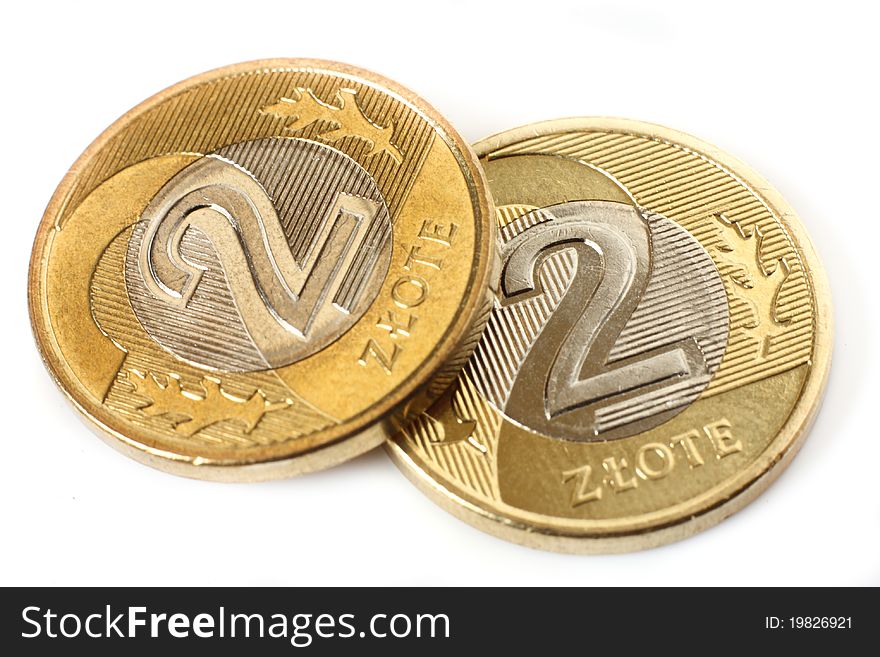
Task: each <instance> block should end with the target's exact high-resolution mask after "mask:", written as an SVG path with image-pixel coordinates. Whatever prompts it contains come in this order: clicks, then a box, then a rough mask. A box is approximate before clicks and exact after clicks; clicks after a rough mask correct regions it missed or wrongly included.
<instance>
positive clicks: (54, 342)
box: [28, 60, 494, 480]
mask: <svg viewBox="0 0 880 657" xmlns="http://www.w3.org/2000/svg"><path fill="white" fill-rule="evenodd" d="M490 212H491V210H490V206H489V203H488V201H487V194H486V191H485V182H484V180H483V177H482V173H481V171H480V167H479V165H478V164H477V161H476V158H475V156H474V155H473V153H472V151H471V150H470V148H469V147H468V146H467V144H466V143H464V142H463V141H462V139H461V138H460V137H459V136H458V135H457V134H456V133H455V131H454V130H453V129H452V128H451V127H450V126H449V124H448V123H447V122H446V121H445V120H444V119H443V118H442V117H440V116H439V115H438V114H437V113H436V111H435V110H433V109H432V108H431V107H430V106H429V105H428V104H427V103H425V102H424V101H423V100H422V99H420V98H419V97H417V96H416V95H414V94H413V93H412V92H410V91H408V90H406V89H404V88H403V87H401V86H400V85H397V84H395V83H393V82H391V81H389V80H386V79H384V78H382V77H380V76H378V75H375V74H373V73H369V72H367V71H363V70H360V69H356V68H352V67H350V66H346V65H342V64H336V63H332V62H325V61H317V60H268V61H259V62H251V63H246V64H240V65H236V66H230V67H227V68H222V69H219V70H216V71H213V72H210V73H206V74H204V75H200V76H197V77H195V78H192V79H190V80H187V81H185V82H182V83H180V84H178V85H176V86H173V87H171V88H170V89H167V90H166V91H163V92H161V93H159V94H158V95H156V96H154V97H152V98H150V99H149V100H147V101H145V102H144V103H142V104H141V105H139V106H138V107H136V108H135V109H133V110H131V111H130V112H129V113H127V114H126V115H125V116H123V117H122V118H121V119H120V120H119V121H117V122H116V123H114V124H113V125H112V126H111V127H110V128H109V129H108V130H107V131H106V132H104V134H102V135H101V136H100V137H99V138H98V139H97V140H96V141H95V142H94V143H93V144H92V145H91V146H90V147H89V148H88V149H87V150H86V152H85V153H84V154H83V155H82V156H81V157H80V159H79V160H78V161H77V162H76V164H75V165H74V166H73V168H72V170H71V173H70V174H69V175H68V176H67V177H66V178H65V179H64V180H63V181H62V183H61V185H60V186H59V188H58V190H57V191H56V192H55V195H54V197H53V198H52V200H51V202H50V204H49V207H48V209H47V210H46V214H45V216H44V217H43V220H42V223H41V224H40V227H39V231H38V233H37V237H36V242H35V245H34V250H33V256H32V260H31V270H30V280H29V290H28V298H29V302H30V311H31V320H32V323H33V328H34V333H35V335H36V338H37V343H38V346H39V348H40V351H41V352H42V355H43V358H44V360H45V362H46V365H47V366H48V368H49V370H50V372H51V374H52V376H53V377H54V378H55V380H56V381H57V382H58V385H59V386H60V387H61V389H62V390H63V391H64V393H65V394H66V395H67V396H68V397H69V398H70V400H71V401H72V402H73V403H74V404H75V406H76V407H77V408H78V409H79V410H80V411H81V412H82V413H83V414H84V415H85V416H86V417H87V418H88V419H89V420H90V422H91V423H92V424H93V425H94V426H95V427H97V428H98V429H99V430H100V431H99V433H100V434H101V435H102V436H103V437H105V438H106V440H107V441H108V442H109V443H110V444H111V445H113V446H114V447H116V448H117V449H119V450H121V451H122V452H124V453H125V454H128V455H129V456H131V457H133V458H135V459H138V460H140V461H143V462H145V463H147V464H149V465H152V466H155V467H157V468H160V469H163V470H167V471H169V472H173V473H176V474H182V475H186V476H193V477H203V478H209V479H222V480H227V479H236V480H240V479H264V478H271V477H276V476H285V475H291V474H296V473H299V472H303V471H308V470H314V469H318V468H323V467H328V466H330V465H333V464H335V463H338V462H340V461H342V460H344V459H347V458H350V457H352V456H355V455H357V454H359V453H361V452H363V451H365V450H367V449H369V448H371V447H374V446H376V445H379V444H380V443H381V442H382V441H383V440H384V439H386V438H387V437H388V436H389V435H390V434H391V433H392V432H393V429H392V425H393V423H394V421H395V420H394V419H395V418H396V417H398V416H399V415H400V414H401V413H405V412H406V411H407V410H410V411H413V412H415V411H416V410H422V409H424V408H425V407H426V405H427V404H428V403H430V401H431V400H433V399H434V398H436V396H437V395H438V394H439V393H440V392H441V391H442V389H443V386H444V385H447V384H448V383H449V382H450V381H451V380H452V379H453V378H454V376H455V374H456V367H460V366H461V365H462V363H463V362H464V361H465V360H466V358H467V354H468V351H469V349H472V348H473V345H474V344H475V343H476V336H477V335H478V332H479V328H480V324H481V322H480V320H481V318H482V319H485V316H486V313H487V312H488V308H489V306H488V302H487V289H488V287H487V281H488V278H489V270H490V263H491V262H492V261H493V260H492V258H493V250H494V236H493V231H492V222H491V220H490Z"/></svg>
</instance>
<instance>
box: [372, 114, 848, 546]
mask: <svg viewBox="0 0 880 657" xmlns="http://www.w3.org/2000/svg"><path fill="white" fill-rule="evenodd" d="M584 130H607V131H613V132H620V133H625V134H631V135H635V136H643V137H644V136H647V137H651V138H654V139H659V140H661V141H664V142H667V143H669V144H672V145H676V146H679V147H683V148H685V149H686V150H689V151H690V152H692V153H693V154H694V155H696V156H698V157H701V158H704V159H707V160H709V161H711V162H713V163H714V164H716V165H717V166H720V167H721V168H723V169H724V170H725V171H726V172H728V173H729V174H730V175H732V176H733V177H735V178H736V179H737V180H739V181H740V182H741V183H742V184H743V185H744V186H746V187H747V188H748V189H749V190H750V191H751V192H752V193H753V194H755V196H756V197H757V198H758V199H760V200H761V201H762V202H763V203H765V204H766V205H767V206H768V207H770V208H772V210H773V212H774V213H775V214H776V215H777V216H779V218H780V219H781V220H782V221H783V222H784V228H785V229H786V230H787V231H788V233H789V234H790V235H791V237H792V238H793V242H794V246H795V248H796V249H797V252H798V255H799V257H800V258H801V259H802V260H803V261H804V262H805V263H807V265H808V267H809V270H808V271H809V274H810V275H809V276H807V277H806V279H807V281H808V284H809V285H810V287H811V289H812V292H813V299H814V302H815V311H814V313H813V331H814V333H813V335H814V339H813V352H812V354H811V358H810V363H809V366H810V369H809V372H808V374H807V377H806V379H805V380H804V383H803V385H802V387H801V392H800V395H799V396H798V399H797V401H796V402H795V405H794V407H793V409H792V411H791V413H790V414H789V416H788V418H787V419H786V421H785V423H784V424H783V426H782V428H781V429H780V430H779V432H778V433H777V435H776V437H775V438H774V439H773V440H772V441H771V442H770V444H769V445H768V446H767V448H766V449H765V450H764V451H763V452H762V453H761V454H760V456H759V457H758V458H757V459H756V460H755V461H753V462H752V463H751V464H749V466H748V467H747V468H745V469H744V470H743V471H741V472H740V473H739V474H737V475H736V476H734V477H731V478H729V479H728V480H726V481H725V482H723V483H721V484H719V485H717V486H715V487H713V488H712V489H710V490H709V491H706V492H704V493H702V494H700V495H698V496H696V497H694V498H691V499H689V500H687V501H686V502H682V503H679V504H676V505H674V506H670V507H667V508H666V509H662V510H659V511H655V512H652V513H647V514H641V515H639V516H635V517H629V518H620V519H602V520H576V519H564V518H553V519H552V521H548V519H547V516H543V515H541V514H536V513H532V512H528V511H519V510H517V511H516V513H509V514H502V513H496V512H493V511H491V510H489V509H486V508H484V507H483V506H481V504H480V503H479V501H478V500H477V499H476V498H470V497H469V496H466V495H464V496H463V495H460V494H458V493H456V492H453V491H452V490H450V489H448V488H447V487H445V486H444V485H443V484H442V483H441V482H440V481H438V480H436V479H434V478H432V477H431V476H430V475H429V474H428V473H427V472H426V471H425V470H424V469H423V468H421V467H420V466H419V465H418V464H417V463H416V462H415V461H414V460H413V459H412V458H411V457H410V455H409V454H407V453H406V451H405V450H404V449H403V448H401V447H400V446H399V445H398V444H397V442H396V441H394V440H391V441H389V442H388V443H386V450H387V451H388V453H389V454H390V456H391V457H392V460H393V461H394V462H395V463H396V464H397V466H398V467H399V468H400V470H401V471H402V472H403V473H404V474H405V475H406V476H407V478H409V479H410V480H411V481H412V482H413V483H414V484H415V485H416V486H417V487H418V488H419V489H420V490H421V491H422V492H423V493H425V494H426V495H427V496H428V497H429V498H431V499H432V500H433V501H434V502H435V503H437V504H438V505H440V506H441V507H442V508H444V509H446V510H447V511H449V512H450V513H452V514H453V515H454V516H456V517H458V518H460V519H461V520H464V521H465V522H467V523H469V524H471V525H473V526H474V527H476V528H478V529H481V530H483V531H485V532H487V533H489V534H493V535H495V536H498V537H499V538H503V539H506V540H509V541H512V542H514V543H519V544H521V545H525V546H527V547H533V548H540V549H545V550H551V551H556V552H566V553H581V554H591V553H593V554H595V553H615V552H629V551H633V550H640V549H646V548H651V547H657V546H660V545H664V544H667V543H671V542H674V541H677V540H681V539H683V538H686V537H687V536H690V535H692V534H694V533H696V532H699V531H702V530H704V529H708V528H709V527H712V526H714V525H716V524H717V523H719V522H720V521H721V520H723V519H724V518H726V517H728V516H730V515H731V514H733V513H735V512H736V511H738V510H740V509H742V508H743V507H744V506H746V505H747V504H748V503H749V502H751V501H752V500H754V499H755V498H756V497H757V496H758V495H760V493H762V492H763V491H764V490H766V488H767V487H768V486H769V485H770V484H771V483H772V482H773V481H774V480H775V479H776V478H777V477H778V476H779V475H780V474H782V472H783V471H784V470H785V468H786V467H787V466H788V464H789V463H790V462H791V460H792V459H793V458H794V456H795V455H796V454H797V452H798V450H799V449H800V448H801V446H802V445H803V442H804V440H805V438H806V435H807V433H808V431H809V428H810V426H811V425H812V423H813V421H814V420H815V417H816V414H817V412H818V410H819V407H820V405H821V401H822V396H823V393H824V390H825V386H826V384H827V381H828V371H829V369H830V367H831V355H832V347H833V315H832V313H833V310H832V306H831V291H830V286H829V283H828V279H827V275H826V273H825V270H824V268H823V267H822V265H821V261H820V260H819V256H818V254H817V253H816V249H815V247H814V246H813V243H812V241H811V239H810V237H809V235H808V234H807V232H806V229H805V228H804V226H803V224H802V223H801V221H800V220H799V219H798V217H797V215H796V214H795V212H794V210H793V209H792V208H791V206H790V205H789V204H788V203H787V202H786V201H785V199H784V198H783V197H782V195H781V194H780V193H779V192H778V191H776V190H775V189H774V188H773V187H772V186H771V185H770V184H769V183H768V182H767V181H766V180H765V179H764V178H763V177H762V176H761V175H760V174H758V173H757V172H756V171H755V170H754V169H752V168H751V167H749V166H748V165H747V164H745V163H744V162H742V161H740V160H739V159H737V158H736V157H734V156H732V155H730V154H728V153H726V152H724V151H722V150H721V149H719V148H718V147H716V146H713V145H712V144H710V143H708V142H705V141H703V140H701V139H698V138H697V137H694V136H692V135H688V134H686V133H683V132H680V131H678V130H673V129H671V128H666V127H663V126H660V125H656V124H652V123H647V122H643V121H636V120H631V119H624V118H614V117H572V118H564V119H556V120H550V121H541V122H538V123H533V124H529V125H524V126H520V127H517V128H513V129H511V130H507V131H504V132H500V133H497V134H495V135H492V136H490V137H487V138H485V139H481V140H480V141H478V142H476V143H475V144H474V145H473V148H474V151H475V152H476V153H477V156H478V157H481V158H482V157H485V156H487V155H488V154H490V153H491V152H493V151H496V150H498V149H500V148H503V147H505V146H509V145H511V144H514V143H517V142H520V141H523V140H525V139H531V138H534V137H540V136H544V135H549V134H561V133H564V132H574V131H584ZM510 509H511V508H510V507H507V506H506V507H505V510H510Z"/></svg>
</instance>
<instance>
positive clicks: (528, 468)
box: [387, 118, 831, 552]
mask: <svg viewBox="0 0 880 657" xmlns="http://www.w3.org/2000/svg"><path fill="white" fill-rule="evenodd" d="M475 150H476V151H477V153H478V155H479V156H480V160H481V162H482V164H483V166H484V168H485V171H486V176H487V178H488V180H489V185H490V190H491V192H492V195H493V197H494V200H495V203H496V207H497V211H496V212H497V220H498V226H499V229H500V230H499V235H498V247H499V252H500V256H501V260H502V270H501V281H500V286H499V290H498V293H497V297H496V300H495V303H494V310H493V313H492V316H491V318H490V320H489V322H488V325H487V329H486V332H485V333H484V337H483V339H482V341H481V343H480V345H479V346H478V347H477V349H476V351H475V352H474V355H473V356H472V358H471V360H470V361H469V363H468V365H467V366H466V368H465V369H464V371H463V373H462V375H461V376H460V377H459V379H458V381H457V382H456V383H455V384H454V385H453V386H452V387H451V388H450V390H449V391H448V392H447V393H446V394H444V395H443V397H442V398H440V399H439V400H438V401H437V402H436V403H435V404H434V405H433V406H432V407H431V408H429V409H428V411H426V412H425V413H424V414H423V415H422V416H420V417H418V418H416V419H414V420H413V421H412V422H411V423H410V424H409V425H408V426H407V427H406V428H405V429H404V430H402V432H401V433H400V434H398V436H397V437H396V438H395V439H394V440H392V441H390V442H389V443H388V445H387V449H388V450H389V452H390V454H391V455H392V457H393V458H394V460H395V461H396V462H397V464H398V465H399V466H400V468H401V469H402V470H403V472H404V473H405V474H406V475H407V476H408V477H409V478H410V479H411V480H412V481H413V482H414V483H415V484H416V485H417V486H418V487H419V488H421V489H422V490H423V491H424V492H426V493H427V494H428V495H429V496H430V497H431V498H432V499H434V500H435V501H436V502H438V503H439V504H440V505H441V506H443V507H444V508H446V509H447V510H449V511H450V512H452V513H453V514H455V515H456V516H458V517H460V518H462V519H464V520H466V521H467V522H470V523H471V524H473V525H475V526H476V527H478V528H480V529H483V530H485V531H488V532H490V533H493V534H495V535H497V536H500V537H502V538H505V539H508V540H511V541H515V542H518V543H522V544H524V545H528V546H531V547H538V548H544V549H549V550H557V551H563V552H619V551H628V550H635V549H641V548H647V547H652V546H656V545H660V544H663V543H667V542H670V541H674V540H678V539H681V538H683V537H685V536H688V535H690V534H692V533H694V532H696V531H699V530H701V529H704V528H706V527H709V526H711V525H713V524H715V523H717V522H718V521H720V520H721V519H722V518H724V517H726V516H728V515H729V514H731V513H733V512H734V511H736V510H737V509H739V508H741V507H742V506H743V505H745V504H746V503H747V502H748V501H750V500H751V499H753V498H754V497H755V496H756V495H758V494H759V493H760V492H761V491H762V490H764V488H766V486H767V485H769V483H770V482H771V481H772V480H773V479H774V478H775V477H776V476H777V475H778V474H779V473H780V472H781V471H782V469H783V468H784V467H785V466H786V465H787V464H788V462H789V461H790V460H791V458H792V457H793V456H794V454H795V453H796V452H797V450H798V448H799V446H800V444H801V442H802V441H803V439H804V436H805V433H806V430H807V428H808V427H809V425H810V423H811V420H812V418H813V417H814V415H815V413H816V411H817V409H818V406H819V402H820V398H821V394H822V391H823V388H824V384H825V380H826V378H827V372H828V368H829V365H830V360H831V306H830V298H829V291H828V286H827V282H826V280H825V275H824V272H823V270H822V267H821V265H820V263H819V261H818V259H817V256H816V254H815V252H814V250H813V247H812V245H811V244H810V241H809V238H808V237H807V235H806V233H805V231H804V229H803V227H802V226H801V224H800V223H799V221H798V219H797V218H796V217H795V215H794V213H793V211H792V210H791V208H790V207H789V206H788V205H787V204H786V203H785V201H784V200H783V199H782V198H781V196H780V195H779V194H778V193H777V192H776V191H774V190H773V189H772V188H771V187H770V186H769V185H768V184H767V183H766V182H764V181H763V180H762V179H761V178H760V177H759V176H758V175H757V174H756V173H754V172H753V171H752V170H751V169H749V168H748V167H747V166H746V165H744V164H742V163H740V162H738V161H737V160H735V159H734V158H732V157H731V156H729V155H727V154H725V153H722V152H720V151H719V150H718V149H716V148H714V147H712V146H710V145H708V144H706V143H704V142H701V141H699V140H697V139H695V138H693V137H689V136H687V135H684V134H681V133H678V132H675V131H673V130H669V129H666V128H661V127H658V126H654V125H649V124H644V123H639V122H635V121H627V120H620V119H590V118H584V119H567V120H560V121H549V122H545V123H539V124H534V125H530V126H525V127H522V128H517V129H515V130H511V131H508V132H505V133H502V134H499V135H496V136H494V137H490V138H488V139H486V140H483V141H481V142H479V143H478V144H476V145H475Z"/></svg>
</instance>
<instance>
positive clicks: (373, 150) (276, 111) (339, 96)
mask: <svg viewBox="0 0 880 657" xmlns="http://www.w3.org/2000/svg"><path fill="white" fill-rule="evenodd" d="M296 92H297V94H298V97H297V98H281V100H280V101H278V102H277V103H275V104H274V105H267V106H266V107H264V108H263V109H262V110H261V111H262V112H264V113H266V114H272V115H274V116H278V117H281V118H284V119H286V120H287V123H286V125H285V128H286V129H287V130H288V131H292V130H300V129H301V128H305V127H307V126H309V125H311V124H313V123H317V122H322V123H323V125H322V126H320V127H319V128H318V136H319V137H320V138H321V139H322V140H323V141H327V142H335V141H339V140H341V139H344V138H345V137H355V138H357V139H362V140H363V141H365V142H367V143H368V144H369V146H370V151H369V153H368V155H378V154H379V153H381V152H382V151H385V152H386V153H388V155H389V156H390V157H391V159H393V160H394V161H395V162H396V163H397V164H400V163H401V162H402V161H403V154H402V153H401V152H400V149H399V148H397V146H395V145H394V144H392V143H391V137H392V135H393V134H394V122H393V121H389V122H388V125H387V126H382V125H378V124H377V123H374V122H373V121H371V120H370V119H368V118H367V116H366V115H365V114H364V113H363V110H361V108H360V106H359V105H358V104H357V100H356V96H357V92H356V91H354V90H352V89H340V90H339V91H337V92H336V104H332V105H331V104H328V103H325V102H323V101H322V100H321V99H320V98H318V97H317V96H315V94H314V92H313V91H312V90H311V89H306V88H303V87H297V88H296ZM334 126H335V127H334Z"/></svg>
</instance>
